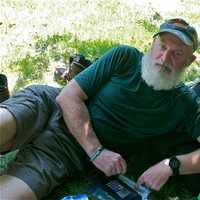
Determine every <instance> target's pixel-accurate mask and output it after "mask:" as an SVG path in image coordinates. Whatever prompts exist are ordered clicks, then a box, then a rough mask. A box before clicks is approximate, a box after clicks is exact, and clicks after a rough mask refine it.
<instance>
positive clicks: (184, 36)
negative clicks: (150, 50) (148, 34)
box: [153, 28, 193, 46]
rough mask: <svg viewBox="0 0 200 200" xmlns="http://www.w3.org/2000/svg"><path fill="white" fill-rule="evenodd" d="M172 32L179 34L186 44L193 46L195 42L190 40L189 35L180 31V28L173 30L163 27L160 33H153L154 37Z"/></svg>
mask: <svg viewBox="0 0 200 200" xmlns="http://www.w3.org/2000/svg"><path fill="white" fill-rule="evenodd" d="M166 32H168V33H172V34H174V35H175V36H177V37H178V38H179V39H180V40H181V41H182V42H183V43H184V44H186V45H188V46H192V45H193V42H192V41H191V40H190V38H189V37H187V36H186V35H185V34H184V33H182V32H181V31H178V30H173V29H167V28H166V29H162V30H160V31H159V32H158V33H155V34H154V35H153V37H155V36H157V35H159V34H160V33H166Z"/></svg>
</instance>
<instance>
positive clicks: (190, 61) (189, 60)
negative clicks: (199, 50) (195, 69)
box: [186, 54, 197, 67]
mask: <svg viewBox="0 0 200 200" xmlns="http://www.w3.org/2000/svg"><path fill="white" fill-rule="evenodd" d="M196 58H197V57H196V56H195V55H194V54H192V56H191V57H190V58H189V59H188V64H187V66H186V67H189V66H190V65H191V64H192V62H194V61H195V60H196Z"/></svg>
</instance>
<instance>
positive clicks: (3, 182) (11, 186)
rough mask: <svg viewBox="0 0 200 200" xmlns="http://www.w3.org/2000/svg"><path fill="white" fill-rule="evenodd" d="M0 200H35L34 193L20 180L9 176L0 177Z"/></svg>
mask: <svg viewBox="0 0 200 200" xmlns="http://www.w3.org/2000/svg"><path fill="white" fill-rule="evenodd" d="M0 199H1V200H27V199H28V200H37V197H36V195H35V193H34V192H33V191H32V190H31V188H30V187H29V186H28V185H27V184H26V183H25V182H24V181H22V180H21V179H19V178H16V177H14V176H10V175H3V176H0Z"/></svg>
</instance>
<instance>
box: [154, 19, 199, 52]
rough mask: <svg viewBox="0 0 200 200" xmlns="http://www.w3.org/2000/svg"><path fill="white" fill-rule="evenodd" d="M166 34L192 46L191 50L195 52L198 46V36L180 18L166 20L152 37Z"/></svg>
mask: <svg viewBox="0 0 200 200" xmlns="http://www.w3.org/2000/svg"><path fill="white" fill-rule="evenodd" d="M164 32H168V33H172V34H174V35H176V36H177V37H178V38H179V39H181V40H182V41H183V42H184V43H185V44H186V45H188V46H193V50H194V51H196V50H197V48H198V45H199V42H198V34H197V31H196V29H195V28H194V27H192V26H190V25H189V24H188V23H187V22H186V21H185V20H183V19H180V18H174V19H170V20H167V21H166V22H164V23H163V24H161V25H160V30H159V31H158V32H157V33H155V34H154V35H153V37H156V36H157V35H159V34H161V33H164Z"/></svg>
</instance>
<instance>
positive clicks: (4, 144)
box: [0, 107, 16, 152]
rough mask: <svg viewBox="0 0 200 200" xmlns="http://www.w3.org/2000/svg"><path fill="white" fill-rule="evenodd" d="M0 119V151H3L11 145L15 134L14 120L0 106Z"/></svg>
mask: <svg viewBox="0 0 200 200" xmlns="http://www.w3.org/2000/svg"><path fill="white" fill-rule="evenodd" d="M0 119H1V120H0V152H3V151H8V150H9V149H10V148H11V147H12V144H13V142H14V139H15V134H16V120H15V118H14V117H13V115H12V114H11V113H10V112H9V111H8V110H7V109H5V108H2V107H0Z"/></svg>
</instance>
